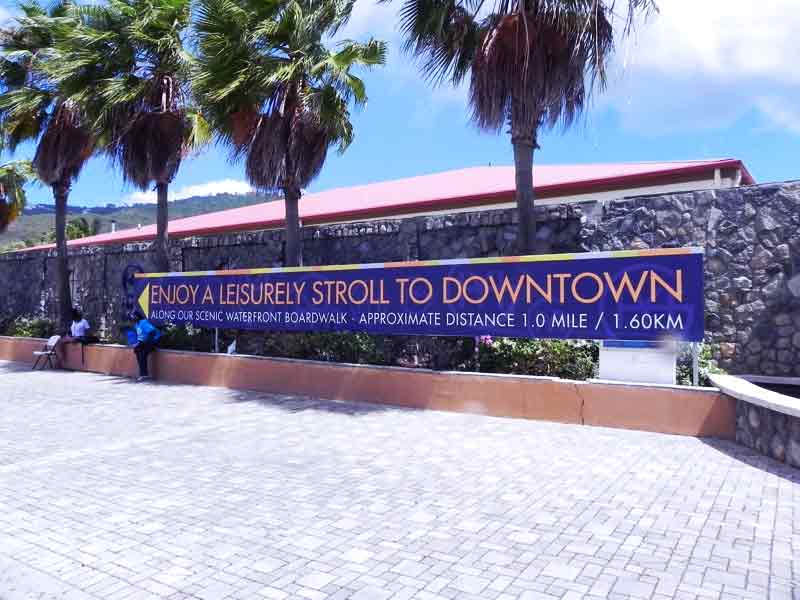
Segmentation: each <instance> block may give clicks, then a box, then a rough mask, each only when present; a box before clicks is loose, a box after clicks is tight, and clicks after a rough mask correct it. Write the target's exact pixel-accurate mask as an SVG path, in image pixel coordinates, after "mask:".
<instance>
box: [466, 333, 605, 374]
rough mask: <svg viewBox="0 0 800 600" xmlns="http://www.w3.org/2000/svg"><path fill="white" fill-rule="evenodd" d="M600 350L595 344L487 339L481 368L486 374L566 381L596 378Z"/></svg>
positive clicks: (480, 355)
mask: <svg viewBox="0 0 800 600" xmlns="http://www.w3.org/2000/svg"><path fill="white" fill-rule="evenodd" d="M598 355H599V347H598V345H597V343H595V342H587V341H572V340H535V339H514V338H499V339H492V338H491V337H489V336H484V337H483V338H481V341H480V343H479V345H478V365H479V367H480V371H482V372H484V373H514V374H520V375H545V376H550V377H561V378H563V379H590V378H592V377H594V375H595V370H596V365H597V360H598Z"/></svg>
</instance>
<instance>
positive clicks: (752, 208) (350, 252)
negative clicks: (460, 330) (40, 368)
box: [0, 182, 800, 376]
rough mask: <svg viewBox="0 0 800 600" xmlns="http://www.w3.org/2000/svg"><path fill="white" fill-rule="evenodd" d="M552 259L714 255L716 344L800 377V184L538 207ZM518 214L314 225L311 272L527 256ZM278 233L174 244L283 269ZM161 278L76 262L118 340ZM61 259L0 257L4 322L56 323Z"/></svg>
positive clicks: (195, 261) (189, 255) (220, 258)
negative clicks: (639, 251) (30, 318)
mask: <svg viewBox="0 0 800 600" xmlns="http://www.w3.org/2000/svg"><path fill="white" fill-rule="evenodd" d="M536 214H537V221H538V231H537V245H538V249H539V250H540V251H542V252H578V251H590V250H622V249H629V248H667V247H680V246H699V247H701V248H703V249H705V252H706V256H705V287H706V341H707V342H709V343H711V344H713V348H714V352H715V354H716V356H715V357H716V358H717V360H718V362H719V364H720V366H721V367H723V368H724V369H726V370H727V371H729V372H731V373H739V374H745V373H747V374H764V375H778V376H800V182H788V183H781V184H770V185H759V186H748V187H739V188H729V189H719V190H701V191H696V192H687V193H679V194H668V195H659V196H640V197H636V198H631V199H626V200H617V201H612V202H584V203H579V204H569V205H554V206H540V207H537V213H536ZM516 221H517V215H516V211H515V210H512V209H506V210H493V211H479V212H469V213H456V214H451V215H440V216H421V217H412V218H405V219H389V220H381V221H368V222H361V223H347V224H339V225H327V226H320V227H307V228H305V229H304V231H303V257H304V262H305V264H308V265H319V264H337V263H338V264H346V263H360V262H381V261H393V260H417V259H420V260H424V259H436V258H472V257H481V256H502V255H510V254H514V253H515V250H514V248H515V242H516ZM283 244H284V241H283V234H282V232H281V231H278V230H270V231H259V232H246V233H238V234H230V235H220V236H210V237H195V238H188V239H183V240H174V241H173V242H172V245H171V257H172V268H173V269H175V270H207V269H219V268H248V267H264V266H280V265H281V264H282V260H283ZM131 263H136V264H138V265H141V266H142V267H143V268H144V269H145V270H152V269H153V266H154V255H153V253H152V252H151V251H150V249H149V244H148V243H136V244H126V245H119V246H101V247H83V248H77V249H74V250H73V251H72V252H71V255H70V265H71V269H72V274H71V281H72V289H73V296H74V300H75V302H76V303H77V304H78V305H80V306H81V307H82V308H83V309H84V311H85V312H86V313H87V314H89V315H96V317H95V318H94V320H95V322H97V323H99V326H100V329H101V330H102V331H105V332H106V333H107V334H108V335H112V336H115V335H116V329H117V327H118V322H119V320H120V318H121V317H122V314H121V313H122V305H123V292H122V285H121V283H122V282H121V277H122V272H123V270H124V268H125V266H126V265H128V264H131ZM54 269H55V251H54V250H51V251H36V252H17V253H10V254H3V255H0V282H2V285H1V286H0V322H2V321H4V320H7V319H10V318H13V317H15V316H18V315H39V316H49V317H51V318H52V317H54V313H55V310H56V303H55V282H54V277H53V273H54Z"/></svg>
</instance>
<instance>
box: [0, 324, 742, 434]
mask: <svg viewBox="0 0 800 600" xmlns="http://www.w3.org/2000/svg"><path fill="white" fill-rule="evenodd" d="M44 343H45V341H44V340H40V339H31V338H12V337H3V336H0V360H11V361H17V362H27V363H32V362H33V354H32V353H33V351H34V350H39V349H41V348H42V346H43V345H44ZM152 361H153V362H152V363H151V364H152V366H153V372H154V374H155V376H156V378H157V379H160V380H163V381H169V382H174V383H186V384H194V385H209V386H217V387H225V388H231V389H241V390H255V391H261V392H270V393H282V394H299V395H308V396H314V397H318V398H327V399H331V400H348V401H355V402H372V403H378V404H390V405H396V406H407V407H412V408H428V409H434V410H447V411H456V412H469V413H478V414H485V415H491V416H497V417H516V418H524V419H537V420H544V421H557V422H560V423H575V424H586V425H596V426H603V427H619V428H625V429H639V430H643V431H655V432H660V433H672V434H680V435H692V436H702V437H706V436H709V437H719V438H726V439H733V437H734V432H735V414H736V410H735V402H734V401H733V400H732V399H731V398H729V397H727V396H724V395H722V394H720V393H719V390H717V389H716V388H692V387H684V386H667V385H653V384H630V383H619V382H610V381H599V380H593V381H570V380H566V379H557V378H554V377H530V376H525V375H496V374H486V373H463V372H457V373H456V372H443V371H430V370H427V369H407V368H403V367H380V366H372V365H350V364H342V363H327V362H318V361H310V360H295V359H286V358H268V357H261V356H247V355H227V354H210V353H205V352H184V351H177V350H158V351H157V352H155V353H154V354H153V357H152ZM64 366H65V367H66V368H68V369H73V370H83V371H91V372H95V373H104V374H107V375H121V376H133V375H135V374H136V360H135V358H134V356H133V352H132V351H131V349H130V348H128V347H126V346H118V345H101V344H92V345H89V346H86V348H85V352H84V363H83V364H82V363H81V348H80V346H79V345H70V346H68V349H67V360H66V364H65V365H64Z"/></svg>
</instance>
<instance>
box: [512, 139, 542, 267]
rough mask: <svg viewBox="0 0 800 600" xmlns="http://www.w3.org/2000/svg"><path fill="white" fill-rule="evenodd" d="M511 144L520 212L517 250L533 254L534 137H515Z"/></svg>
mask: <svg viewBox="0 0 800 600" xmlns="http://www.w3.org/2000/svg"><path fill="white" fill-rule="evenodd" d="M511 144H512V146H513V147H514V179H515V182H516V200H517V212H518V213H519V231H518V233H517V251H518V252H519V253H520V254H532V253H534V252H535V251H536V217H535V215H534V210H533V207H534V193H533V148H534V145H535V143H534V141H533V139H532V138H527V139H526V138H517V137H514V138H512V140H511Z"/></svg>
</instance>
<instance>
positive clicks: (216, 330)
mask: <svg viewBox="0 0 800 600" xmlns="http://www.w3.org/2000/svg"><path fill="white" fill-rule="evenodd" d="M214 353H215V354H219V328H218V327H215V328H214Z"/></svg>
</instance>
